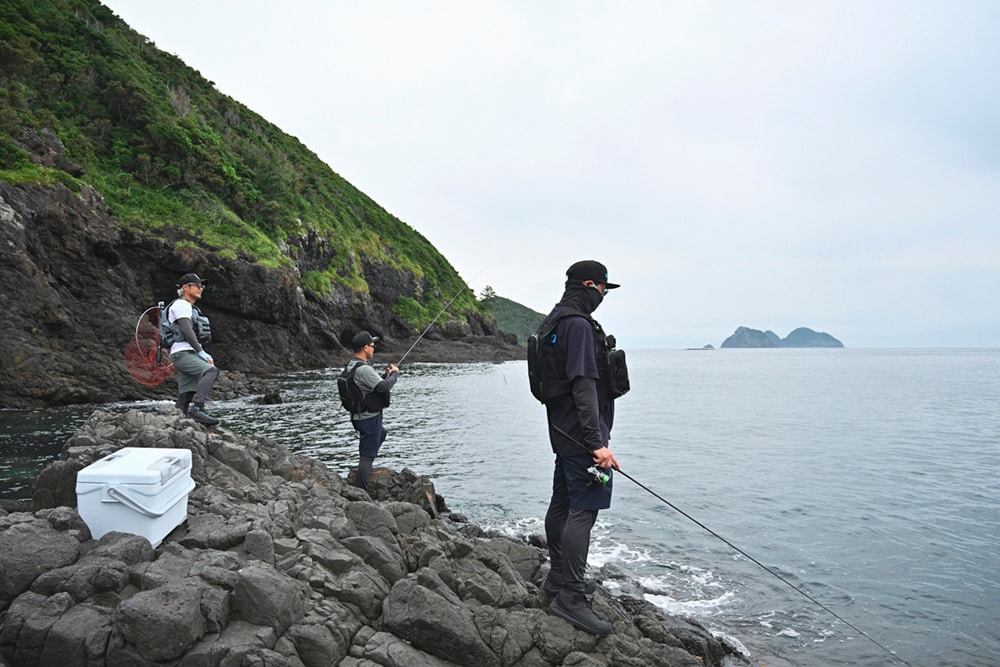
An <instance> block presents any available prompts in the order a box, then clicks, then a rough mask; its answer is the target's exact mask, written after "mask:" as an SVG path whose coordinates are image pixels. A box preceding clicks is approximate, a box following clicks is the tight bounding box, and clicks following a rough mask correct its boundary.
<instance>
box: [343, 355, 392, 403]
mask: <svg viewBox="0 0 1000 667" xmlns="http://www.w3.org/2000/svg"><path fill="white" fill-rule="evenodd" d="M365 363H366V362H364V361H359V362H358V363H356V364H354V365H353V366H351V362H347V365H345V366H344V370H343V371H341V372H340V375H339V376H337V393H338V394H340V405H341V406H343V408H344V409H345V410H347V411H348V412H350V413H351V414H352V415H358V414H362V413H365V412H381V411H382V410H384V409H385V408H387V407H389V393H388V392H386V393H382V392H379V391H373V392H371V393H367V394H366V393H365V392H363V391H361V387H359V386H358V383H357V382H356V381H355V380H354V374H355V373H357V371H358V366H362V365H364V364H365ZM369 365H370V364H369ZM348 366H350V368H348Z"/></svg>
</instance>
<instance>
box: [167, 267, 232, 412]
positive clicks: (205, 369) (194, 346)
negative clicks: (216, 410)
mask: <svg viewBox="0 0 1000 667" xmlns="http://www.w3.org/2000/svg"><path fill="white" fill-rule="evenodd" d="M205 283H206V281H205V280H202V279H201V278H199V277H198V274H196V273H185V274H184V275H183V276H181V278H180V280H178V281H177V296H178V298H177V299H175V300H174V301H173V302H171V304H170V306H169V307H168V308H167V321H168V322H170V324H171V327H173V330H174V343H173V344H172V345H171V346H170V361H171V362H173V364H174V368H176V369H177V403H176V406H177V408H178V409H179V410H180V411H181V412H183V413H184V414H186V415H187V416H189V417H191V418H192V419H194V420H195V421H196V422H199V423H201V424H205V425H207V426H215V425H216V424H218V423H219V420H218V419H216V418H215V417H213V416H212V415H210V414H208V413H207V412H205V401H206V400H207V399H208V392H210V391H211V390H212V386H213V385H214V384H215V380H216V378H218V377H219V369H218V368H216V367H215V360H214V359H212V355H210V354H209V353H208V352H206V351H205V348H204V347H203V346H204V345H206V344H208V343H209V342H210V341H211V340H212V333H211V331H212V330H211V327H210V326H209V323H208V318H207V317H205V316H204V315H202V314H201V311H200V310H198V307H197V306H195V302H196V301H198V299H200V298H201V296H202V294H204V291H205Z"/></svg>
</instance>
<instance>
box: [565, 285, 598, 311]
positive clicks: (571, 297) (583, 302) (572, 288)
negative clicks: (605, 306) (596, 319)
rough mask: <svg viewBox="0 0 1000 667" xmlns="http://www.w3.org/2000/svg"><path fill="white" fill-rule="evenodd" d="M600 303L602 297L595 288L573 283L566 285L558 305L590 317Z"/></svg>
mask: <svg viewBox="0 0 1000 667" xmlns="http://www.w3.org/2000/svg"><path fill="white" fill-rule="evenodd" d="M602 301H604V295H603V294H601V292H600V290H598V289H597V288H596V287H587V286H586V285H584V284H583V283H579V282H576V281H573V282H572V283H567V285H566V291H565V292H563V296H562V300H560V303H562V304H564V305H567V306H571V307H573V308H575V309H577V310H579V311H580V312H581V313H585V314H587V315H590V314H591V313H592V312H594V311H595V310H597V307H598V306H600V305H601V302H602Z"/></svg>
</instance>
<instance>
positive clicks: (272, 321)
mask: <svg viewBox="0 0 1000 667" xmlns="http://www.w3.org/2000/svg"><path fill="white" fill-rule="evenodd" d="M310 248H311V247H310V246H304V247H303V248H302V249H301V253H302V254H303V255H304V257H305V259H304V260H303V261H307V260H308V257H309V253H310V252H311V249H310ZM184 271H193V272H196V273H198V274H199V275H201V276H202V277H205V278H207V279H208V281H209V282H208V289H207V290H206V291H205V296H204V298H203V300H202V302H201V303H200V304H199V306H200V307H201V309H202V311H203V312H204V313H205V314H206V315H207V316H208V317H209V318H210V319H211V321H212V344H211V346H210V348H211V351H212V354H213V356H215V358H216V360H217V361H218V363H219V365H220V368H221V369H222V370H223V374H222V376H221V379H220V382H219V383H218V384H217V390H216V392H214V393H213V397H215V398H224V397H227V396H235V395H247V394H253V393H263V392H265V391H266V390H267V385H266V383H264V382H262V381H261V380H259V379H257V378H258V377H259V376H262V375H267V374H270V373H275V372H284V371H290V370H296V369H303V368H324V367H329V366H336V365H340V364H343V363H344V361H345V360H346V358H347V357H349V356H350V354H351V351H350V350H349V346H347V345H345V342H347V341H349V340H350V338H351V336H353V335H354V333H356V332H357V331H360V330H362V329H367V330H369V331H372V332H374V333H376V334H378V335H381V336H383V338H384V341H383V345H382V347H381V349H382V350H383V351H385V352H388V353H393V352H396V351H398V352H399V353H401V352H402V351H403V350H405V349H406V347H405V346H406V344H407V343H408V342H409V341H412V340H414V339H415V337H416V336H417V335H418V334H419V333H420V332H419V331H418V330H417V329H416V328H415V327H413V326H411V325H409V324H408V323H406V322H405V321H404V320H403V319H402V318H400V317H399V316H398V315H397V314H396V313H395V312H394V310H393V308H392V304H394V303H396V302H398V301H399V300H400V299H401V298H412V297H413V296H414V295H416V294H417V293H418V292H432V291H433V290H434V287H433V286H432V285H430V284H429V283H426V282H422V281H421V280H420V279H418V278H417V277H416V276H414V275H413V274H412V273H409V272H407V271H405V270H400V269H397V268H393V267H391V266H389V265H388V264H384V263H379V262H376V261H373V260H369V261H366V262H365V270H364V271H365V272H364V275H365V278H366V281H367V284H368V286H369V289H368V293H367V294H364V295H361V294H358V293H356V292H354V291H353V290H351V289H349V288H346V287H341V286H337V285H334V286H332V287H331V288H330V291H329V292H328V293H327V294H326V295H325V296H324V297H318V296H316V295H314V294H312V293H311V292H308V291H306V290H303V289H302V288H301V287H300V284H299V282H300V278H301V272H300V271H299V269H298V268H297V267H296V266H295V265H294V264H288V265H281V266H277V267H272V268H269V267H266V266H263V265H261V264H259V263H255V262H252V261H248V259H247V258H245V257H243V258H241V257H238V256H237V257H233V256H230V254H229V253H226V252H224V251H221V250H219V249H217V248H199V247H197V246H195V245H194V244H192V243H190V237H189V236H188V235H186V234H185V233H184V231H183V230H179V229H178V230H174V231H171V232H169V233H167V234H166V235H165V236H157V235H153V234H148V233H144V232H142V231H139V230H130V229H124V228H122V227H121V226H120V225H119V224H118V223H117V221H116V220H115V219H114V218H113V217H112V216H111V215H110V214H109V212H108V210H107V205H106V203H105V201H104V199H103V198H102V197H101V195H100V194H99V193H98V192H97V191H96V190H95V189H93V188H91V187H90V186H82V187H81V188H80V191H79V192H78V193H77V192H73V191H71V190H70V189H69V188H67V187H66V186H64V185H62V184H55V185H51V186H42V185H21V186H16V187H15V186H11V185H9V184H6V183H3V182H0V309H2V310H3V312H4V335H3V337H2V338H3V339H2V341H0V407H8V408H9V407H38V406H43V407H44V406H51V405H61V404H70V403H108V402H114V401H126V400H140V399H151V398H158V399H163V398H167V397H169V396H170V395H171V394H172V393H173V392H174V391H175V385H174V384H173V382H172V381H169V380H168V381H167V382H166V383H165V384H164V385H162V386H159V387H144V386H142V385H140V384H139V383H137V382H136V381H135V380H134V379H133V378H132V377H131V376H130V375H129V373H128V371H127V370H126V366H125V362H124V354H123V352H124V350H125V348H126V347H127V346H128V345H130V344H134V343H133V342H132V341H133V335H134V333H135V327H136V321H137V319H138V318H139V316H140V314H142V312H143V311H144V310H146V309H147V308H150V307H151V306H155V305H156V302H157V301H161V300H163V301H169V300H170V299H171V298H173V297H175V296H176V295H175V294H174V291H175V288H174V284H175V283H176V281H177V278H178V276H180V275H181V273H183V272H184ZM444 300H446V298H445V299H444ZM442 320H443V321H442V322H440V323H439V324H438V325H436V326H435V328H434V329H433V330H432V331H430V332H429V333H428V337H427V339H426V340H424V341H421V344H420V346H418V347H417V348H415V349H414V351H413V353H412V354H411V355H410V356H409V357H408V360H409V361H419V360H422V359H433V360H437V361H481V360H490V361H492V360H506V359H515V358H521V357H522V356H523V352H522V351H521V349H520V348H519V347H518V346H517V341H516V337H515V336H514V335H513V334H506V333H503V332H501V331H500V330H499V329H498V328H497V326H496V322H495V321H494V320H493V318H492V317H491V316H489V315H488V314H486V313H480V312H479V311H476V310H469V311H466V312H465V313H464V319H463V320H458V319H454V318H450V317H444V318H442Z"/></svg>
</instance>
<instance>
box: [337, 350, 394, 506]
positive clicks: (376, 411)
mask: <svg viewBox="0 0 1000 667" xmlns="http://www.w3.org/2000/svg"><path fill="white" fill-rule="evenodd" d="M376 341H378V336H372V335H371V334H370V333H368V332H367V331H362V332H360V333H358V334H357V335H355V336H354V338H353V339H351V347H352V348H353V349H354V358H353V359H351V360H350V361H349V362H347V366H346V367H345V368H344V372H343V374H342V375H341V379H342V380H346V386H345V387H343V388H342V389H341V400H342V402H344V404H345V407H348V409H349V410H350V412H351V424H352V425H353V426H354V430H355V431H357V432H358V436H359V440H360V442H359V444H358V453H359V455H360V460H359V462H358V476H357V480H356V481H355V483H354V484H355V486H357V487H358V488H361V489H364V490H365V491H367V490H368V478H369V476H370V475H371V472H372V466H373V465H374V463H375V457H376V456H378V452H379V449H381V448H382V443H383V442H385V437H386V435H387V434H388V432H387V431H386V430H385V428H384V427H383V426H382V410H383V409H384V408H386V407H388V405H389V392H390V391H391V390H392V388H393V386H395V384H396V380H397V379H399V368H397V367H396V366H395V365H390V366H389V367H388V368H387V369H386V371H385V376H380V375H379V374H378V371H376V370H375V368H374V367H373V366H372V364H371V359H372V357H373V356H374V355H375V343H376ZM338 384H341V383H340V382H338ZM345 390H346V391H347V394H348V395H349V398H348V399H347V400H345V393H344V392H345Z"/></svg>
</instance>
